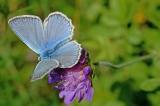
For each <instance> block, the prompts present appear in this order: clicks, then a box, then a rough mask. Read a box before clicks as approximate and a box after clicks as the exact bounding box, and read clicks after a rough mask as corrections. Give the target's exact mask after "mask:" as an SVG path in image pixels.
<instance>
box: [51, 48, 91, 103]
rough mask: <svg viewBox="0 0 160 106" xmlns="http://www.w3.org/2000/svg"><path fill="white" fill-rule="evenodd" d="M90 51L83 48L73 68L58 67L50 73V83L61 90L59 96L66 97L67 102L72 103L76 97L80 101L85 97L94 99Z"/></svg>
mask: <svg viewBox="0 0 160 106" xmlns="http://www.w3.org/2000/svg"><path fill="white" fill-rule="evenodd" d="M88 60H89V57H88V53H87V52H86V51H85V50H84V49H83V50H82V53H81V57H80V59H79V62H78V63H77V64H76V65H75V66H73V67H72V68H56V69H54V70H52V71H51V72H50V73H49V75H48V82H49V83H50V84H52V83H56V85H55V86H54V87H55V88H56V89H58V90H60V93H59V97H60V98H64V102H65V104H70V103H72V102H73V100H74V99H75V98H77V99H78V102H81V101H82V100H83V99H86V100H88V101H91V100H92V96H93V92H94V90H93V87H92V81H91V75H92V69H91V67H90V66H89V61H88Z"/></svg>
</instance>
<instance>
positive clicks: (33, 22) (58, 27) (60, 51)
mask: <svg viewBox="0 0 160 106" xmlns="http://www.w3.org/2000/svg"><path fill="white" fill-rule="evenodd" d="M8 23H9V25H10V27H11V28H12V30H13V31H14V32H15V33H16V34H17V36H18V37H19V38H20V39H21V40H22V41H23V42H24V43H25V44H26V45H27V46H28V47H29V48H30V49H32V50H33V51H34V52H36V53H37V54H39V56H40V61H39V63H38V64H37V66H36V68H35V70H34V72H33V75H32V79H31V81H35V80H38V79H42V78H43V77H44V76H45V75H46V74H48V73H49V72H50V71H51V70H53V69H54V68H57V67H60V68H71V67H72V66H74V65H75V64H76V63H77V62H78V60H79V58H80V55H81V50H82V48H81V46H80V44H78V43H77V42H76V41H73V40H72V36H73V30H74V26H73V25H72V22H71V20H70V19H69V18H68V17H67V16H65V15H64V14H63V13H60V12H53V13H51V14H49V16H48V17H47V18H46V19H45V20H44V22H42V20H41V19H40V18H39V17H37V16H33V15H22V16H16V17H13V18H11V19H10V20H9V21H8Z"/></svg>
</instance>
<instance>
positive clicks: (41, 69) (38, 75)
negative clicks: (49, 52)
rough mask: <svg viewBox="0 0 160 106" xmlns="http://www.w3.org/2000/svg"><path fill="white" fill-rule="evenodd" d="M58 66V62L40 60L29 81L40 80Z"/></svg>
mask: <svg viewBox="0 0 160 106" xmlns="http://www.w3.org/2000/svg"><path fill="white" fill-rule="evenodd" d="M58 66H59V63H58V61H56V60H54V59H45V60H41V61H40V62H39V63H38V64H37V66H36V68H35V70H34V72H33V75H32V79H31V81H35V80H38V79H42V78H43V77H44V76H45V75H46V74H48V73H49V72H50V71H51V70H53V69H54V68H57V67H58Z"/></svg>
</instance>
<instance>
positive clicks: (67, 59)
mask: <svg viewBox="0 0 160 106" xmlns="http://www.w3.org/2000/svg"><path fill="white" fill-rule="evenodd" d="M81 50H82V48H81V46H80V44H78V43H77V42H76V41H70V42H68V43H66V44H65V45H63V46H61V47H60V48H58V49H57V50H56V51H55V53H54V56H53V58H54V59H56V60H58V62H59V63H60V67H61V68H70V67H72V66H74V65H75V64H77V62H78V60H79V58H80V55H81Z"/></svg>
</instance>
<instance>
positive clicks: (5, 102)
mask: <svg viewBox="0 0 160 106" xmlns="http://www.w3.org/2000/svg"><path fill="white" fill-rule="evenodd" d="M53 11H60V12H63V13H64V14H66V15H67V16H68V17H70V18H71V19H72V20H73V24H74V25H75V31H74V39H76V40H77V41H78V42H79V43H81V44H82V45H83V47H84V48H86V49H87V50H88V52H89V53H90V58H91V60H92V61H93V62H95V61H99V60H107V61H111V62H113V63H115V64H120V63H123V62H126V61H130V60H132V59H135V58H137V57H140V56H143V55H147V54H150V53H153V52H155V51H156V53H157V54H159V53H160V0H0V106H64V104H63V100H60V99H59V97H58V92H57V91H56V90H53V89H52V86H51V85H49V84H48V83H47V78H44V79H43V80H39V81H36V82H33V83H31V82H30V76H31V74H32V71H33V69H34V67H35V65H36V63H37V55H36V54H35V53H33V52H32V50H30V49H29V48H28V47H27V46H26V45H25V44H23V43H22V42H21V41H20V40H19V39H18V38H17V37H16V35H15V34H14V33H13V32H12V31H11V29H10V28H9V27H8V24H7V21H8V19H9V18H11V17H13V16H16V15H24V14H30V15H38V16H40V17H41V18H42V19H44V18H45V17H46V16H47V15H48V14H49V13H50V12H53ZM159 59H160V56H158V55H157V56H156V57H154V58H152V59H148V60H146V61H143V62H138V63H136V64H133V65H130V66H128V67H125V68H121V69H118V70H114V69H111V68H107V67H95V68H94V72H95V73H96V76H95V78H94V79H93V86H94V89H95V93H94V97H93V101H92V102H86V101H83V102H82V103H80V104H79V103H77V102H74V103H73V104H72V106H160V61H159Z"/></svg>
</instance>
